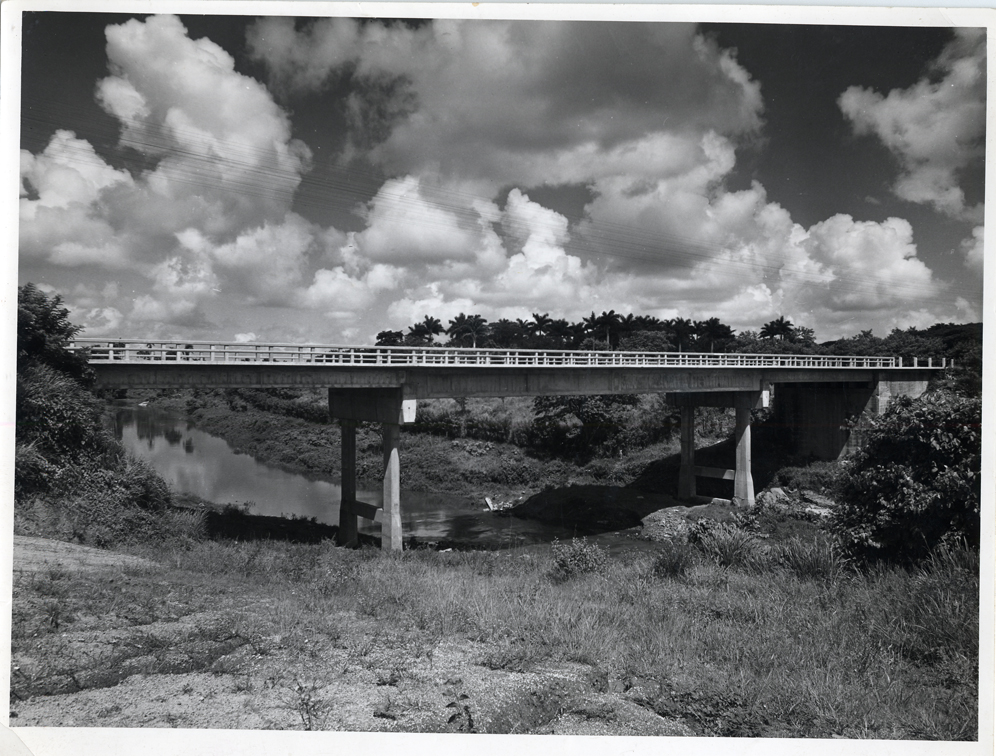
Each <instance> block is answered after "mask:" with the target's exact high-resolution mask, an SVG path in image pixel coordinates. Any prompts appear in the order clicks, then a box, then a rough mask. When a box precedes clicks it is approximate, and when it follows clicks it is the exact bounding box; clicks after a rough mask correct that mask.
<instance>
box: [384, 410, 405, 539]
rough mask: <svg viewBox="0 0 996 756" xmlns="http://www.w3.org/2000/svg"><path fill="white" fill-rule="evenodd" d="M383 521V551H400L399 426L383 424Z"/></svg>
mask: <svg viewBox="0 0 996 756" xmlns="http://www.w3.org/2000/svg"><path fill="white" fill-rule="evenodd" d="M381 428H382V432H383V437H384V521H383V522H382V523H381V525H380V532H381V537H380V538H381V540H380V547H381V549H382V550H383V551H401V460H400V458H399V457H398V444H399V442H400V440H401V426H400V425H398V424H397V423H384V424H383V425H382V426H381Z"/></svg>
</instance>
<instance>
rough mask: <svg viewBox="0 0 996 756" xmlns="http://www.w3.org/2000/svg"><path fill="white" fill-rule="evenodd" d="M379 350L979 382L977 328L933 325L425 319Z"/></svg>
mask: <svg viewBox="0 0 996 756" xmlns="http://www.w3.org/2000/svg"><path fill="white" fill-rule="evenodd" d="M377 346H447V347H470V348H478V347H484V348H497V349H580V350H624V351H639V352H667V351H678V352H736V353H762V352H763V353H775V354H783V353H788V354H826V355H847V354H860V355H866V356H872V357H874V356H896V357H902V358H903V360H904V362H907V361H911V360H912V359H913V358H914V357H917V358H920V359H923V360H926V359H929V358H933V359H935V360H940V359H942V358H945V357H946V358H948V359H955V360H957V361H958V362H959V363H963V364H964V365H965V366H966V367H968V368H970V369H972V370H974V371H975V372H976V373H978V375H979V376H981V372H982V324H981V323H971V324H951V323H938V324H935V325H933V326H930V327H929V328H926V329H918V328H913V327H911V328H907V329H900V328H896V329H893V330H892V332H891V333H889V335H887V336H885V337H879V336H875V335H874V334H873V333H872V331H871V330H864V331H861V332H859V333H858V334H856V335H854V336H850V337H847V338H841V339H835V340H831V341H824V342H819V343H818V342H817V341H816V337H815V333H814V332H813V329H811V328H807V327H805V326H797V325H795V324H793V323H792V322H791V321H790V320H788V319H787V318H785V317H784V316H780V317H778V318H776V319H774V320H771V321H769V322H767V323H765V324H764V325H763V326H761V328H760V330H758V331H753V330H744V331H741V332H740V333H736V332H735V331H734V330H733V328H731V327H730V326H729V325H727V324H726V323H723V322H722V321H721V320H720V319H719V318H715V317H713V318H707V319H705V320H691V319H688V318H671V319H669V320H662V319H660V318H656V317H654V316H652V315H634V314H632V313H630V314H628V315H621V314H619V313H617V312H616V311H615V310H609V311H607V312H605V311H603V312H602V313H601V314H600V315H596V314H595V313H594V312H592V313H591V315H590V316H588V317H584V318H582V319H581V320H580V321H577V322H570V321H568V320H567V319H565V318H553V317H551V316H550V313H533V315H532V318H531V319H529V320H523V319H521V318H519V319H516V320H509V319H507V318H502V319H501V320H497V321H494V322H488V320H487V319H486V318H484V317H482V316H481V315H479V314H470V315H468V314H465V313H460V314H459V315H457V316H456V317H454V318H453V319H451V320H450V321H449V324H448V325H447V326H444V325H443V323H442V321H441V320H440V319H439V318H437V317H434V316H432V315H426V316H425V317H424V318H423V319H422V320H421V321H419V322H417V323H413V324H412V325H410V326H408V329H407V331H401V330H398V331H395V330H386V331H381V332H380V333H378V334H377Z"/></svg>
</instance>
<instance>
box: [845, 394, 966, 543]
mask: <svg viewBox="0 0 996 756" xmlns="http://www.w3.org/2000/svg"><path fill="white" fill-rule="evenodd" d="M981 409H982V405H981V401H980V400H979V399H972V398H965V397H960V396H955V395H953V394H950V393H942V392H935V393H933V394H930V395H928V396H925V397H921V398H920V399H917V400H914V399H911V398H909V397H899V398H897V399H895V400H893V402H892V404H890V405H889V408H888V410H887V411H886V413H885V414H884V415H883V416H882V417H881V418H879V419H878V420H877V421H875V422H874V424H873V425H872V427H871V428H870V429H869V431H868V432H867V435H866V441H865V445H864V446H863V447H862V449H860V450H859V451H858V452H857V453H856V454H854V455H853V456H852V457H851V458H850V459H849V460H847V462H846V463H845V468H844V474H843V475H842V480H841V484H840V487H839V492H838V498H839V499H840V501H839V505H838V507H837V509H836V511H835V512H834V514H833V517H832V519H831V526H832V528H833V529H834V531H835V532H836V533H837V534H838V536H839V537H840V538H841V540H842V542H843V543H844V544H845V545H846V546H847V548H848V549H849V550H851V551H852V552H854V553H855V554H858V555H860V556H863V557H865V558H871V559H886V560H897V561H916V560H919V559H922V558H924V557H925V556H927V555H928V554H930V552H931V551H932V550H933V549H934V548H935V547H936V546H937V545H938V544H940V543H941V542H942V541H949V540H951V539H959V538H963V539H964V540H965V541H966V542H967V543H968V544H969V546H971V547H977V546H978V544H979V502H980V495H981V480H980V469H981V427H982V426H981V424H982V417H981Z"/></svg>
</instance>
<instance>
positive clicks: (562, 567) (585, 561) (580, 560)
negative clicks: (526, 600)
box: [553, 538, 608, 580]
mask: <svg viewBox="0 0 996 756" xmlns="http://www.w3.org/2000/svg"><path fill="white" fill-rule="evenodd" d="M607 563H608V554H606V552H605V550H604V549H603V548H601V547H600V546H599V545H598V544H594V543H592V544H589V543H588V541H587V539H585V538H582V539H580V540H578V539H577V538H572V539H571V543H570V545H566V544H561V543H560V541H557V540H554V542H553V575H554V577H555V578H557V579H558V580H570V579H571V578H574V577H577V576H578V575H587V574H590V573H592V572H600V571H602V570H604V569H605V566H606V564H607Z"/></svg>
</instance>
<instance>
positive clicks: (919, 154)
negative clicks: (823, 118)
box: [838, 29, 986, 221]
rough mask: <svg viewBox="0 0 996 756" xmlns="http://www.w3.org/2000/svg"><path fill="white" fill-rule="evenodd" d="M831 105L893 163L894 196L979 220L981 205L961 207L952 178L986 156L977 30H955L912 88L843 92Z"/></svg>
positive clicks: (982, 57) (981, 36) (982, 61)
mask: <svg viewBox="0 0 996 756" xmlns="http://www.w3.org/2000/svg"><path fill="white" fill-rule="evenodd" d="M838 103H839V105H840V108H841V110H842V111H843V113H844V115H845V116H846V117H847V118H848V119H850V121H851V123H852V125H853V127H854V130H855V132H856V133H857V134H874V135H875V136H877V137H878V138H879V139H881V140H882V143H883V144H884V145H885V146H886V147H888V148H889V149H890V150H891V151H892V153H893V154H894V155H896V157H898V158H899V161H900V163H901V165H902V168H903V172H902V174H901V175H900V176H899V178H898V179H897V181H896V183H895V185H894V186H893V191H894V192H895V193H896V194H897V195H898V196H899V197H901V198H903V199H905V200H909V201H910V202H918V203H922V204H929V205H932V206H933V207H934V208H936V209H937V210H938V211H940V212H942V213H945V214H946V215H949V216H952V217H954V218H966V219H971V220H975V221H981V216H982V206H981V204H980V205H978V206H971V207H970V206H966V201H965V193H964V191H963V189H962V187H961V186H960V185H959V172H960V171H962V170H963V169H964V168H966V167H967V166H968V165H969V164H970V163H973V162H975V161H979V160H982V158H983V156H984V154H985V127H986V33H985V30H984V29H957V30H956V36H955V39H954V40H953V41H952V42H951V43H950V44H949V45H948V46H947V47H946V48H945V49H944V51H943V52H942V53H941V55H940V57H939V58H938V59H937V60H936V61H935V62H934V64H933V66H932V70H931V76H929V77H925V78H923V79H921V80H920V81H919V82H917V83H916V84H914V85H913V86H912V87H909V88H907V89H894V90H892V91H891V92H889V94H888V95H882V94H880V93H878V92H874V91H872V90H870V89H865V88H862V87H849V88H848V89H847V90H846V91H845V92H844V93H843V94H842V95H841V96H840V99H839V100H838Z"/></svg>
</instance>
